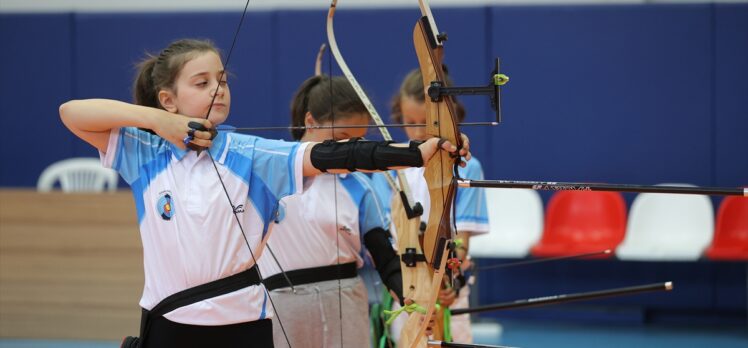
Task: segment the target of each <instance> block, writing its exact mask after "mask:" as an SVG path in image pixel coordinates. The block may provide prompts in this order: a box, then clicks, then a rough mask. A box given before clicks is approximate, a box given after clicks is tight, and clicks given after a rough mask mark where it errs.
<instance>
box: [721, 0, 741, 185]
mask: <svg viewBox="0 0 748 348" xmlns="http://www.w3.org/2000/svg"><path fill="white" fill-rule="evenodd" d="M715 6H716V13H715V29H714V30H715V31H714V35H715V65H714V66H715V72H714V84H715V86H714V96H715V126H716V133H715V136H716V139H715V143H716V147H715V154H714V156H715V164H714V165H715V171H716V182H717V184H719V185H723V186H748V4H741V5H738V4H717V5H715Z"/></svg>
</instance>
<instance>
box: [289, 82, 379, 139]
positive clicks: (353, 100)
mask: <svg viewBox="0 0 748 348" xmlns="http://www.w3.org/2000/svg"><path fill="white" fill-rule="evenodd" d="M307 112H309V113H311V114H312V117H314V119H315V120H316V121H317V122H319V123H323V122H327V121H330V120H333V117H335V119H345V118H348V117H352V116H354V115H355V114H360V113H365V114H367V115H368V111H367V110H366V106H364V103H363V102H361V99H359V97H358V95H357V94H356V91H355V90H354V89H353V86H351V84H350V83H349V82H348V80H346V79H345V77H343V76H334V77H332V78H330V77H329V76H327V75H317V76H313V77H310V78H308V79H307V80H306V81H304V83H302V84H301V86H300V87H299V89H298V90H297V91H296V93H295V94H294V97H293V99H292V100H291V126H294V127H297V126H300V127H303V126H304V125H305V124H304V119H305V118H306V113H307ZM333 121H334V120H333ZM304 133H305V130H304V129H292V130H291V136H293V138H294V140H301V138H302V137H303V136H304Z"/></svg>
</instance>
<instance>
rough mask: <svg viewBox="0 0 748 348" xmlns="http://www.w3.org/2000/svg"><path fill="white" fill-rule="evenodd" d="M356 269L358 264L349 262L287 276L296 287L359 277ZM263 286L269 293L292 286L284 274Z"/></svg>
mask: <svg viewBox="0 0 748 348" xmlns="http://www.w3.org/2000/svg"><path fill="white" fill-rule="evenodd" d="M356 269H357V267H356V263H355V262H349V263H344V264H340V265H330V266H322V267H312V268H303V269H295V270H293V271H288V272H286V276H288V279H290V280H291V284H293V285H294V286H296V285H303V284H309V283H318V282H324V281H328V280H335V279H347V278H353V277H356V276H357V275H358V273H356ZM263 284H265V287H266V288H267V289H268V291H271V290H275V289H280V288H285V287H289V286H291V285H290V284H288V280H286V277H284V276H283V273H278V274H275V275H273V276H272V277H268V278H265V280H264V281H263Z"/></svg>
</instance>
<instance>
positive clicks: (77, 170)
mask: <svg viewBox="0 0 748 348" xmlns="http://www.w3.org/2000/svg"><path fill="white" fill-rule="evenodd" d="M118 178H119V176H118V175H117V172H116V171H114V170H112V169H109V168H104V167H102V166H101V161H99V160H98V159H96V158H87V157H80V158H69V159H66V160H62V161H59V162H55V163H53V164H51V165H49V166H48V167H47V168H45V169H44V171H42V174H41V175H40V176H39V180H38V181H37V182H36V190H37V191H39V192H50V191H52V188H54V186H55V183H57V182H58V181H59V182H60V187H61V188H62V191H63V192H103V191H105V190H107V191H109V192H114V191H116V190H117V181H118Z"/></svg>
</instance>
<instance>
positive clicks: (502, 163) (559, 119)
mask: <svg viewBox="0 0 748 348" xmlns="http://www.w3.org/2000/svg"><path fill="white" fill-rule="evenodd" d="M492 12H493V15H492V17H491V18H492V19H491V21H492V40H493V41H492V45H491V48H490V52H491V53H492V54H498V55H501V56H502V57H503V58H504V59H503V61H504V64H503V70H504V71H505V72H506V73H507V74H508V75H509V76H510V77H511V78H512V79H511V82H510V83H509V85H508V86H507V87H506V88H505V93H504V105H505V108H504V112H505V119H504V124H503V125H502V126H501V127H500V129H499V130H498V131H497V132H496V133H495V135H496V136H494V137H491V139H492V140H493V145H492V146H493V148H494V149H495V151H496V155H495V157H496V158H497V162H496V163H494V165H492V166H490V167H489V173H490V176H497V175H498V176H501V177H509V178H514V179H531V180H537V179H545V180H552V181H555V180H558V181H597V182H600V181H604V182H628V183H639V184H654V183H660V182H689V183H694V184H698V185H708V184H710V183H711V177H710V169H709V168H710V164H711V162H710V161H711V148H710V146H711V144H712V141H711V139H712V129H711V120H710V117H711V108H710V106H711V102H712V100H711V93H710V84H709V80H710V73H711V64H712V53H711V48H712V45H713V43H712V36H711V34H710V30H711V29H710V28H711V12H710V7H709V6H707V5H703V6H582V7H574V6H565V7H496V8H493V9H492ZM498 159H500V160H498Z"/></svg>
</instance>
